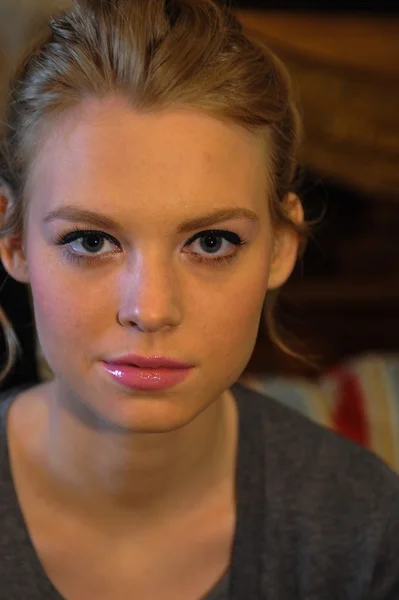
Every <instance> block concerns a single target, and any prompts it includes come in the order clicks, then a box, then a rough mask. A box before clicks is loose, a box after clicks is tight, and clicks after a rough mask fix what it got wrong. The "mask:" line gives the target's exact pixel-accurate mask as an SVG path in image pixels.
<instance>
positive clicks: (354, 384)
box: [329, 367, 370, 448]
mask: <svg viewBox="0 0 399 600" xmlns="http://www.w3.org/2000/svg"><path fill="white" fill-rule="evenodd" d="M329 376H331V377H332V378H333V379H335V380H336V384H337V389H336V397H335V409H334V410H333V412H332V424H333V428H334V430H335V431H337V432H338V433H340V434H342V435H344V436H345V437H347V438H349V439H351V440H352V441H354V442H356V443H357V444H360V445H362V446H366V447H367V448H369V447H370V430H369V423H368V420H367V417H366V410H365V403H364V396H363V394H362V390H361V387H360V384H359V380H358V378H357V377H356V375H354V374H353V373H351V372H350V371H347V370H346V369H344V368H343V367H341V368H335V369H334V370H332V371H331V372H330V373H329Z"/></svg>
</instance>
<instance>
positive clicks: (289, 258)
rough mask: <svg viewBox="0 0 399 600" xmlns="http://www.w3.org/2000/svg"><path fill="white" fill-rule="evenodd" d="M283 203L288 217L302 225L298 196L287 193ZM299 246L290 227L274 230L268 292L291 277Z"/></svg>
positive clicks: (301, 211) (302, 219)
mask: <svg viewBox="0 0 399 600" xmlns="http://www.w3.org/2000/svg"><path fill="white" fill-rule="evenodd" d="M283 202H284V204H285V210H286V212H287V214H288V216H289V217H290V218H291V219H292V220H293V221H294V222H295V223H298V224H301V223H303V221H304V214H303V208H302V204H301V201H300V199H299V198H298V196H296V194H293V193H289V194H287V196H286V197H285V198H284V200H283ZM299 244H300V238H299V235H298V234H297V233H296V232H295V231H293V230H292V229H291V228H290V227H288V226H285V225H283V226H280V227H278V228H277V229H276V230H275V232H274V242H273V260H272V264H271V267H270V273H269V284H268V289H269V290H274V289H278V288H280V287H281V286H282V285H283V284H284V283H285V282H286V281H287V279H288V278H289V276H290V275H291V273H292V271H293V269H294V267H295V263H296V261H297V258H298V251H299Z"/></svg>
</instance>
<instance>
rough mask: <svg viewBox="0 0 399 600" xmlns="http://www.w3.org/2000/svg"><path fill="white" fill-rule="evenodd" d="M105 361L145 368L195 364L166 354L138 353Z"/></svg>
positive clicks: (177, 367)
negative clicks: (147, 354) (150, 354)
mask: <svg viewBox="0 0 399 600" xmlns="http://www.w3.org/2000/svg"><path fill="white" fill-rule="evenodd" d="M105 362H106V363H107V364H111V365H122V366H124V365H127V366H134V367H141V368H143V369H189V368H190V367H192V366H193V365H192V364H189V363H187V362H183V361H178V360H175V359H174V358H167V357H165V356H139V355H138V354H124V355H123V356H118V357H117V358H111V359H110V360H107V361H105Z"/></svg>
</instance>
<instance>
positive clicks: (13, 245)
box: [0, 182, 29, 283]
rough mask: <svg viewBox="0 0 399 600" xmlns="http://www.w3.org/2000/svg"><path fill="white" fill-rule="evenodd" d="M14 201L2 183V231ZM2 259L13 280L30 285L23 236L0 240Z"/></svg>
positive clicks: (9, 236) (0, 226)
mask: <svg viewBox="0 0 399 600" xmlns="http://www.w3.org/2000/svg"><path fill="white" fill-rule="evenodd" d="M13 201H14V198H13V194H12V192H11V190H10V188H9V187H8V186H7V185H5V184H3V183H2V182H0V231H1V229H2V228H3V227H4V224H5V223H6V221H7V218H8V216H9V213H10V208H11V206H12V202H13ZM0 259H1V262H2V263H3V266H4V268H5V270H6V271H7V273H8V274H9V275H10V276H11V277H12V278H13V279H15V280H16V281H19V282H20V283H29V272H28V264H27V261H26V257H25V252H24V248H23V236H22V234H20V235H8V236H6V237H4V238H1V239H0Z"/></svg>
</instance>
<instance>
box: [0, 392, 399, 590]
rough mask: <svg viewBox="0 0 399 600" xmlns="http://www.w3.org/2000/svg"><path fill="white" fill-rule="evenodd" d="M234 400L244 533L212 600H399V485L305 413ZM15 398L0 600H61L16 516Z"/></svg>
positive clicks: (260, 399) (2, 494)
mask: <svg viewBox="0 0 399 600" xmlns="http://www.w3.org/2000/svg"><path fill="white" fill-rule="evenodd" d="M232 391H233V393H234V395H235V398H236V402H237V406H238V409H239V419H240V431H239V447H238V458H237V471H236V490H237V525H236V532H235V539H234V546H233V552H232V557H231V568H230V572H229V574H228V575H227V577H225V578H223V579H222V580H221V581H220V582H219V584H218V586H216V588H215V589H214V590H213V591H212V593H211V594H210V595H209V596H208V598H207V599H206V600H211V599H212V600H255V599H259V600H399V478H398V477H397V476H396V475H395V474H394V473H393V472H392V471H391V470H390V469H389V468H388V467H386V466H385V465H384V464H383V463H382V462H381V461H379V460H378V459H377V457H375V456H374V455H373V454H372V453H370V452H368V451H366V450H364V449H362V448H360V447H358V446H355V445H353V444H351V443H350V442H348V441H346V440H344V439H343V438H341V437H339V436H337V435H335V434H333V433H332V432H330V431H327V430H326V429H323V428H322V427H319V426H318V425H316V424H314V423H312V422H311V421H309V420H308V419H306V418H305V417H303V416H302V415H300V414H299V413H296V412H295V411H292V410H290V409H289V408H287V407H284V406H281V405H280V404H278V403H277V402H275V401H273V400H271V399H269V398H265V397H264V396H261V395H260V394H257V393H256V392H252V391H250V390H247V389H246V388H243V387H242V386H240V385H235V386H233V389H232ZM15 393H16V392H15V390H13V394H15ZM7 396H8V400H7V398H6V397H4V395H3V398H1V397H0V401H1V400H3V402H2V406H3V410H2V417H0V426H1V423H2V427H3V433H2V434H1V438H2V442H1V445H0V599H1V600H3V599H4V600H47V599H48V600H60V595H59V594H58V593H57V592H56V590H55V589H54V587H53V586H52V584H51V583H50V581H49V580H48V578H47V577H46V575H45V573H44V572H43V569H42V567H41V565H40V563H39V561H38V558H37V556H36V554H35V552H34V550H33V547H32V544H31V542H30V540H29V536H28V533H27V531H26V527H25V524H24V522H23V518H22V515H21V513H20V510H19V507H18V502H17V498H16V494H15V490H14V487H13V483H12V479H11V474H10V466H9V459H8V454H7V443H6V437H5V429H4V424H5V413H6V409H7V406H8V405H9V403H10V400H11V396H10V395H9V394H8V395H7ZM115 600H118V599H115ZM176 600H179V599H176ZM193 600H194V599H193Z"/></svg>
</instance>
